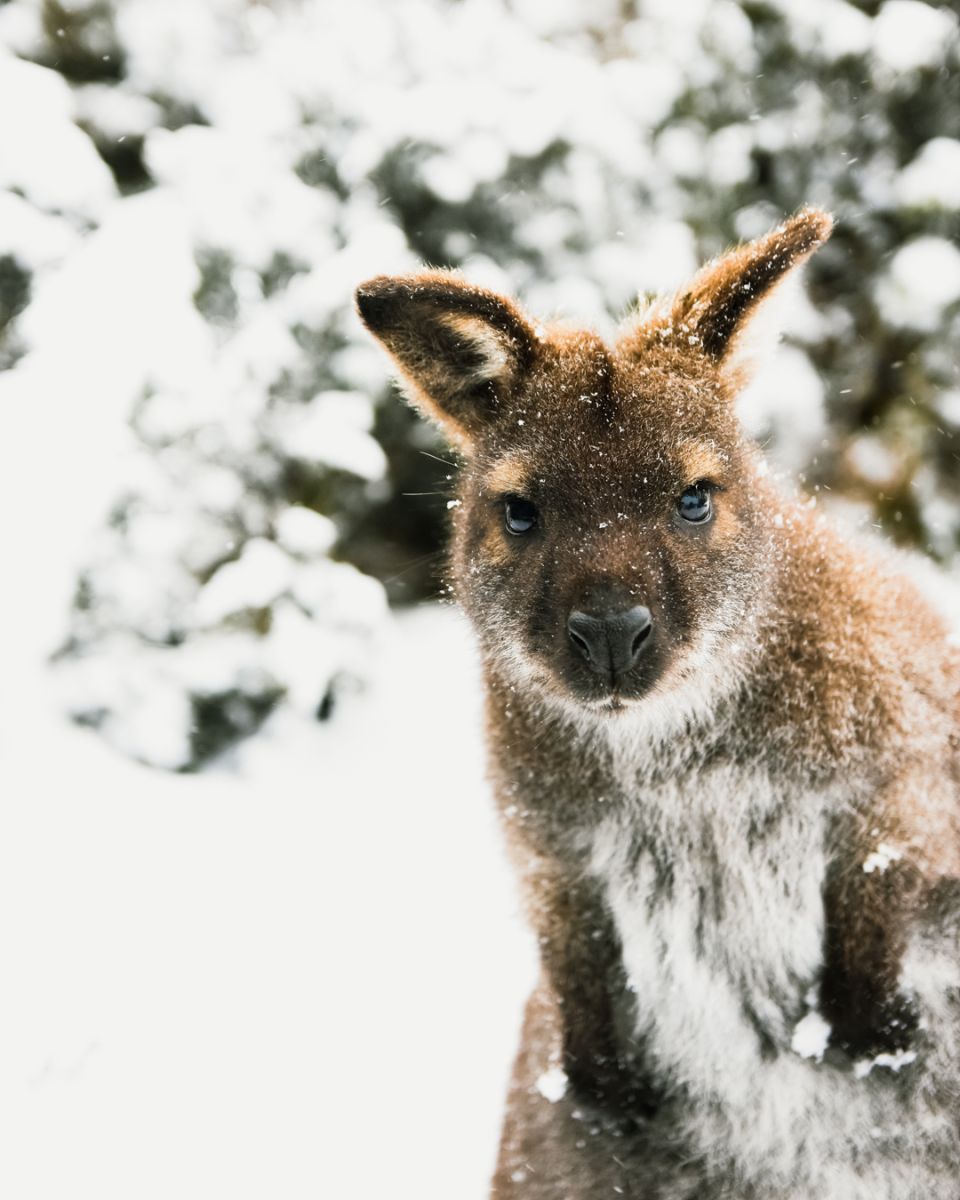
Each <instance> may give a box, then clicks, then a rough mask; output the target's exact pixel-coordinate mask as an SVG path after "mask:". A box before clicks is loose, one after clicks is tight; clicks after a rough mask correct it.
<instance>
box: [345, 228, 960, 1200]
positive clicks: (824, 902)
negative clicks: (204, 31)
mask: <svg viewBox="0 0 960 1200" xmlns="http://www.w3.org/2000/svg"><path fill="white" fill-rule="evenodd" d="M830 229H831V219H830V217H829V216H828V215H827V214H825V213H823V212H821V211H818V210H816V209H812V208H808V209H804V210H802V211H800V212H799V213H797V214H795V215H794V216H793V217H792V218H790V219H789V220H787V221H786V222H785V223H784V224H783V225H781V226H780V227H779V228H777V229H775V230H773V231H772V232H771V233H769V234H767V235H766V236H764V237H761V238H759V239H757V240H755V241H753V242H750V243H748V244H746V245H743V246H741V247H739V248H736V249H734V250H732V251H730V252H729V253H728V254H726V255H724V256H722V257H720V258H719V259H717V260H715V261H714V262H712V263H709V264H708V265H707V266H705V267H704V268H703V269H702V270H701V271H700V273H699V274H697V275H696V276H695V277H694V279H693V280H692V282H691V283H690V284H689V286H688V287H686V288H684V289H683V290H682V291H680V292H679V293H678V294H677V295H676V296H675V297H673V298H672V299H668V300H660V301H658V302H655V303H651V304H648V305H647V306H646V307H644V308H643V309H642V310H641V311H639V313H638V314H637V315H636V316H635V317H634V318H632V319H631V320H630V321H629V322H628V324H627V325H626V327H625V329H624V331H623V332H622V333H621V334H620V336H619V337H618V339H617V340H616V342H615V343H614V344H612V345H608V344H605V343H604V342H603V341H602V340H601V339H600V338H599V337H598V336H596V335H595V334H594V333H592V332H585V331H573V330H570V329H567V328H562V327H544V326H541V325H540V324H538V323H536V322H535V321H533V320H531V319H530V318H528V317H527V316H526V315H524V313H523V312H522V311H521V310H520V308H519V307H518V306H517V305H516V304H515V303H513V302H512V301H511V300H509V299H505V298H503V297H501V296H498V295H496V294H494V293H492V292H490V291H487V290H484V289H481V288H477V287H473V286H470V285H469V284H468V283H466V282H464V281H463V280H462V279H461V278H459V277H458V276H456V275H454V274H451V273H447V272H441V271H432V270H431V271H424V272H422V273H419V274H413V275H407V276H401V277H384V276H381V277H378V278H375V279H373V280H371V281H369V282H367V283H365V284H363V285H362V286H361V287H360V288H359V289H358V291H357V304H358V309H359V312H360V315H361V317H362V319H363V321H364V322H365V323H366V325H367V327H368V328H369V329H370V330H371V332H372V333H373V334H374V335H375V336H376V337H377V338H378V339H379V340H380V342H381V343H382V344H383V346H384V347H385V348H386V349H387V351H388V352H389V354H390V355H391V356H392V359H393V361H394V363H395V366H396V368H397V370H398V373H399V377H400V379H401V381H402V383H403V385H404V387H405V389H406V391H407V394H408V396H409V398H410V399H411V401H412V402H413V403H414V404H415V405H416V406H418V407H419V408H420V409H421V410H422V411H423V412H424V413H425V414H426V415H427V416H429V417H430V418H432V419H434V420H435V421H436V422H438V423H439V425H440V426H441V428H442V429H443V430H444V431H445V432H446V434H447V435H448V437H449V438H450V440H451V441H452V442H453V443H454V444H455V446H457V447H458V449H459V450H460V452H461V454H462V456H463V460H464V465H463V468H462V472H461V478H462V485H461V486H462V491H461V495H460V503H459V505H457V506H456V507H455V508H454V509H453V514H452V518H453V549H452V577H453V581H454V585H455V590H456V592H457V594H458V598H459V601H460V603H461V604H462V606H463V607H464V609H465V610H466V612H467V614H468V615H469V617H470V619H471V621H472V623H473V625H474V626H475V628H476V632H477V635H478V639H479V643H480V647H481V653H482V661H483V670H484V679H485V688H486V706H487V738H488V744H489V762H490V772H491V777H492V780H493V783H494V788H495V793H496V798H497V803H498V806H499V810H500V813H501V815H502V823H503V827H504V830H505V833H506V838H507V841H508V845H509V847H510V850H511V854H512V858H513V860H514V862H515V864H516V869H517V871H518V872H519V876H520V878H521V881H522V886H523V894H524V897H525V903H526V907H527V910H528V914H529V919H530V921H531V923H532V925H533V928H534V930H535V932H536V935H537V938H538V942H539V949H540V956H541V967H542V970H541V979H540V983H539V985H538V987H537V988H536V990H535V992H534V994H533V995H532V997H531V998H530V1000H529V1003H528V1007H527V1012H526V1016H525V1019H524V1025H523V1032H522V1036H521V1044H520V1049H519V1052H518V1056H517V1060H516V1065H515V1068H514V1076H513V1080H512V1083H511V1086H510V1092H509V1097H508V1102H507V1114H506V1120H505V1124H504V1128H503V1134H502V1139H501V1146H500V1154H499V1162H498V1165H497V1167H496V1171H495V1175H494V1179H493V1187H492V1195H493V1196H494V1197H495V1198H496V1200H587V1198H589V1200H597V1198H599V1197H611V1198H613V1197H631V1198H633V1200H681V1198H690V1200H693V1198H694V1197H695V1198H696V1200H719V1198H721V1197H724V1198H734V1197H735V1198H737V1200H773V1198H774V1197H777V1198H780V1197H790V1198H791V1200H861V1198H862V1200H908V1198H910V1200H913V1198H916V1200H921V1198H922V1200H941V1198H942V1200H947V1198H950V1200H957V1197H960V1043H958V1036H957V1030H958V1028H960V955H958V949H960V947H958V933H960V918H958V914H960V886H958V879H960V836H958V834H960V830H958V824H960V823H958V811H960V803H958V802H960V652H958V651H957V650H956V649H954V648H952V647H951V645H950V643H949V640H948V630H947V629H946V628H945V626H944V624H943V622H942V620H941V618H940V617H939V616H938V615H937V614H936V613H935V611H934V610H933V609H932V608H931V607H930V606H929V605H928V603H927V602H926V601H925V600H924V598H923V597H922V596H921V595H920V593H919V592H918V591H917V590H916V588H915V586H914V585H913V584H912V583H911V582H910V581H909V580H908V579H907V578H904V577H903V575H902V574H901V573H900V571H901V569H902V560H899V559H897V558H896V557H895V556H894V554H893V552H888V551H883V550H880V549H878V548H875V547H873V546H869V545H863V546H861V545H855V544H852V541H851V539H849V538H845V537H843V536H841V535H840V534H839V533H838V532H836V531H835V530H834V529H833V528H831V526H830V524H829V523H828V521H827V520H826V519H825V518H824V517H823V516H822V514H821V513H820V512H819V511H818V510H817V509H816V508H814V507H812V505H811V502H809V501H806V500H803V499H795V498H789V497H787V496H786V495H784V494H782V493H781V491H780V490H779V489H778V486H777V485H776V484H775V482H774V481H773V480H772V479H771V477H770V475H769V474H768V472H767V470H766V469H765V464H764V460H763V458H762V455H761V452H760V451H759V449H758V448H757V447H755V446H754V445H752V444H751V443H749V441H748V440H747V439H746V437H745V435H744V434H743V433H742V431H741V430H740V428H739V427H738V424H737V420H736V417H735V413H734V402H735V398H736V395H737V393H738V391H739V390H740V389H741V388H742V387H743V386H744V383H745V381H746V379H747V377H748V370H749V364H748V354H747V344H748V340H747V339H746V337H745V334H746V331H747V330H748V328H749V327H750V326H751V324H752V323H753V320H754V317H755V316H756V314H757V312H758V311H759V310H760V309H761V308H762V307H763V305H764V303H765V301H766V300H767V298H768V297H769V296H770V295H771V293H772V292H773V291H774V289H775V287H776V285H777V284H778V283H779V282H780V281H781V280H782V279H783V278H784V277H785V276H786V275H787V274H788V272H790V271H791V270H793V269H794V268H796V267H797V266H798V265H799V264H801V263H802V262H803V261H804V260H805V259H806V258H807V257H808V256H809V255H810V254H811V253H812V252H813V251H814V250H815V249H816V248H817V247H818V246H819V245H820V244H821V243H822V242H824V241H825V240H826V238H827V237H828V236H829V233H830ZM754 329H756V326H754Z"/></svg>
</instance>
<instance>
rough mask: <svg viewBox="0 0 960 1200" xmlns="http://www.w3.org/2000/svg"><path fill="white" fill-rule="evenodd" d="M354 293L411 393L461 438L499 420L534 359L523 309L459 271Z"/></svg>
mask: <svg viewBox="0 0 960 1200" xmlns="http://www.w3.org/2000/svg"><path fill="white" fill-rule="evenodd" d="M356 299H357V309H358V311H359V313H360V316H361V318H362V320H363V322H364V324H365V325H366V326H367V328H368V329H369V330H370V331H371V333H373V334H374V335H375V336H376V337H377V338H379V340H380V341H381V342H382V343H383V345H384V346H385V347H386V349H387V350H388V351H389V352H390V354H391V356H392V358H393V360H394V362H395V363H396V365H397V367H398V369H399V373H400V377H401V381H402V382H403V384H405V390H406V391H407V394H408V395H409V397H410V399H411V400H412V401H413V403H414V404H416V405H417V406H418V407H420V408H421V409H423V410H424V411H425V412H426V413H427V414H428V415H429V416H431V417H433V418H434V420H436V421H437V422H439V424H440V425H441V426H442V427H443V428H444V429H445V430H446V432H447V433H448V434H449V435H451V436H452V437H453V438H454V440H456V441H458V442H460V443H461V444H469V442H470V441H471V439H472V436H473V435H474V434H476V433H478V432H479V431H480V430H481V428H482V427H483V426H484V425H486V424H487V423H489V422H490V421H492V420H494V419H495V418H496V415H497V412H498V410H499V409H500V408H501V406H502V405H503V402H504V401H505V400H506V399H508V398H509V396H510V395H511V394H512V393H513V392H514V391H515V389H516V387H517V385H518V384H519V382H520V380H521V378H522V377H523V375H524V374H525V372H526V371H527V370H528V369H529V367H530V365H531V363H532V360H533V357H534V348H535V345H536V336H535V334H534V332H533V329H532V327H531V325H530V323H529V322H528V321H527V319H526V318H525V317H524V316H523V314H522V313H521V312H520V311H519V309H518V308H517V307H516V306H515V305H514V304H512V303H511V302H510V301H509V300H507V299H505V298H504V297H502V296H498V295H497V294H496V293H495V292H489V291H487V290H486V289H484V288H477V287H471V286H470V285H469V284H467V283H465V282H464V281H463V280H462V279H460V278H459V277H457V276H456V275H452V274H449V273H447V272H444V271H423V272H420V273H418V274H415V275H380V276H378V277H377V278H375V279H371V280H369V281H368V282H366V283H363V284H361V285H360V287H358V288H357V292H356Z"/></svg>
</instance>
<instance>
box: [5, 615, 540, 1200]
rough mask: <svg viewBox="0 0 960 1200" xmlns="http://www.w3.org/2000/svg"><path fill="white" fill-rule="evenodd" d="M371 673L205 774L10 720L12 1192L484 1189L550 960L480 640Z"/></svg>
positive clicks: (439, 625)
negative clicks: (520, 889)
mask: <svg viewBox="0 0 960 1200" xmlns="http://www.w3.org/2000/svg"><path fill="white" fill-rule="evenodd" d="M10 640H11V638H10V631H9V629H8V630H7V631H6V633H5V636H4V642H5V643H8V642H10ZM379 665H380V670H379V672H378V676H377V679H376V681H375V683H374V685H373V687H372V689H371V691H370V692H368V693H367V694H366V695H363V696H357V697H356V698H354V699H351V700H349V701H347V702H346V703H345V704H344V706H343V708H342V710H341V711H340V713H339V714H338V716H337V717H336V719H335V720H333V721H332V722H330V723H329V724H327V725H316V726H312V727H311V726H308V725H306V724H304V723H303V722H302V721H300V720H298V719H297V718H294V717H292V716H290V715H289V714H287V715H286V716H284V715H282V714H281V715H279V717H278V719H277V720H276V722H275V724H273V725H270V726H268V727H267V729H266V730H265V732H264V735H263V736H262V737H260V738H258V739H254V741H253V742H252V743H250V744H248V745H247V747H246V748H245V750H244V752H243V757H242V758H241V759H238V760H237V761H235V762H234V763H232V764H225V765H223V766H222V767H220V768H218V769H215V770H212V771H208V772H206V773H204V774H202V775H199V776H192V777H191V776H176V775H168V774H165V773H162V772H158V771H153V770H150V769H148V768H144V767H138V766H136V765H134V764H132V763H130V762H128V761H126V760H124V759H122V758H120V757H119V756H118V755H117V754H116V753H115V752H114V751H112V750H111V749H110V748H109V747H107V746H106V745H105V744H104V743H103V742H102V741H101V740H100V739H99V738H97V736H96V735H95V734H93V733H88V732H85V731H82V730H78V729H75V728H72V727H70V726H68V725H67V724H66V723H65V722H63V720H62V719H61V718H60V717H59V716H57V715H55V713H54V711H53V710H52V709H50V710H47V709H46V708H45V706H44V704H43V703H42V700H41V699H40V697H41V696H42V688H39V687H38V689H37V690H36V694H35V695H34V696H32V697H31V696H30V695H29V694H28V693H25V697H26V699H25V708H24V710H23V711H22V713H21V719H20V721H19V725H18V724H17V723H15V722H14V721H13V714H10V715H9V719H8V721H7V723H6V724H5V726H4V729H3V743H4V744H3V775H2V780H3V783H2V800H0V963H2V984H0V995H2V1001H0V1010H2V1013H3V1019H2V1022H0V1143H2V1146H3V1150H2V1153H0V1195H2V1196H4V1197H5V1198H8V1200H66V1198H67V1197H70V1198H77V1200H80V1198H83V1200H86V1198H87V1197H89V1198H91V1200H92V1198H94V1197H95V1198H96V1200H114V1198H115V1200H130V1198H131V1197H136V1198H137V1200H148V1198H152V1197H157V1198H158V1200H159V1198H161V1197H162V1198H164V1200H167V1198H169V1197H172V1196H176V1197H177V1198H178V1200H193V1198H196V1200H211V1198H213V1197H228V1196H229V1197H231V1200H237V1198H245V1197H249V1198H251V1200H253V1198H258V1200H259V1198H264V1200H266V1198H267V1197H269V1198H270V1200H273V1198H275V1197H278V1196H282V1197H284V1200H296V1198H298V1197H303V1198H307V1197H310V1198H311V1200H316V1198H317V1197H321V1196H323V1197H327V1196H329V1197H334V1196H335V1197H337V1198H338V1200H350V1198H353V1197H356V1198H357V1200H361V1198H362V1200H368V1198H369V1197H373V1196H405V1195H416V1196H417V1197H419V1198H420V1200H427V1198H432V1197H435V1198H436V1200H449V1197H451V1196H457V1197H458V1198H460V1197H462V1198H464V1200H469V1198H470V1197H477V1198H478V1200H479V1198H480V1197H482V1196H483V1195H484V1194H485V1189H486V1181H487V1176H488V1174H489V1171H490V1169H491V1166H492V1160H493V1155H494V1152H495V1145H496V1138H497V1126H498V1121H499V1116H500V1112H501V1108H502V1102H503V1092H504V1088H505V1084H506V1079H507V1073H508V1070H509V1061H510V1058H511V1055H512V1050H513V1045H514V1041H515V1038H516V1033H517V1028H518V1022H519V1018H520V1010H521V1006H522V1001H523V996H524V994H525V992H526V990H527V988H528V986H529V984H530V982H531V979H532V969H533V954H532V948H531V946H530V944H529V941H528V937H527V935H526V933H525V932H524V931H523V928H522V926H521V924H520V922H519V920H518V918H517V902H516V898H515V894H514V891H513V888H512V883H511V880H510V877H509V874H508V872H507V871H506V869H505V864H504V861H503V857H502V853H501V848H500V843H499V839H498V836H497V831H496V829H495V822H494V816H493V808H492V805H491V803H490V801H489V797H488V795H487V789H486V786H485V784H484V782H483V761H482V750H481V744H480V723H481V714H480V706H479V692H478V686H477V677H476V668H475V662H474V658H473V653H472V648H471V644H470V639H469V634H468V632H467V630H466V628H465V626H464V624H463V621H462V618H460V617H459V616H458V615H457V614H456V613H455V612H454V611H453V610H450V609H440V608H427V609H423V610H420V611H418V612H415V613H412V614H410V615H406V616H402V617H400V618H398V619H397V620H396V622H395V623H394V625H393V628H392V629H391V631H390V633H389V634H388V637H387V640H386V642H385V645H384V649H383V654H382V658H381V661H380V664H379ZM7 682H8V684H9V682H10V680H9V678H8V681H7ZM8 699H9V696H8Z"/></svg>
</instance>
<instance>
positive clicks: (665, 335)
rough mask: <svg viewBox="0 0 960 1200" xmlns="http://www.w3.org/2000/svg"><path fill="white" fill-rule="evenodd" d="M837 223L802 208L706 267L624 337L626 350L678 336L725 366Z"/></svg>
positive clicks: (814, 211)
mask: <svg viewBox="0 0 960 1200" xmlns="http://www.w3.org/2000/svg"><path fill="white" fill-rule="evenodd" d="M832 228H833V219H832V218H831V217H830V215H829V214H828V213H825V212H823V211H822V210H821V209H817V208H803V209H801V210H800V211H799V212H798V213H795V214H794V216H792V217H790V218H788V219H787V220H786V221H784V223H783V224H782V225H779V226H778V227H777V228H776V229H773V230H771V231H770V233H768V234H765V235H764V236H763V237H760V238H757V239H756V240H755V241H752V242H747V243H746V245H743V246H738V247H737V248H736V249H734V250H730V251H728V253H726V254H723V255H721V256H720V257H719V258H716V259H714V260H713V262H710V263H707V265H706V266H705V267H703V268H702V269H701V270H700V271H699V272H698V273H697V274H696V275H695V276H694V278H693V280H692V281H691V283H690V285H689V286H688V287H686V288H684V289H683V291H681V292H679V293H678V294H677V296H676V297H675V299H674V300H673V301H672V303H670V304H669V305H668V306H667V307H666V308H665V309H664V308H658V309H657V310H655V314H654V317H653V319H652V320H644V321H642V323H641V324H640V325H639V327H638V328H637V329H636V330H635V332H634V333H633V334H632V335H628V337H627V338H626V339H625V341H626V343H627V348H628V349H637V350H641V349H643V348H644V347H645V346H648V345H651V344H653V343H655V342H663V341H664V340H665V339H669V338H678V339H680V341H681V344H683V345H684V346H686V345H691V346H696V347H697V348H698V349H700V350H701V351H702V352H703V353H704V354H705V355H706V356H707V357H708V358H709V359H711V360H713V361H714V362H717V363H721V362H724V361H725V360H726V359H727V358H728V356H730V355H731V353H732V351H733V350H734V349H735V347H736V343H737V342H738V340H739V337H740V334H741V333H742V332H743V331H744V329H745V328H746V327H747V326H748V325H749V323H750V321H751V319H752V318H753V317H754V316H755V315H756V313H757V311H758V310H759V308H760V306H761V304H762V302H763V301H764V300H765V299H766V298H767V297H768V296H769V295H770V294H771V292H772V291H773V290H774V288H775V287H776V285H777V284H778V283H779V282H780V281H781V280H782V279H783V278H784V277H785V276H786V275H787V274H788V273H789V272H790V271H791V270H792V269H793V268H794V267H797V266H799V265H800V264H801V263H802V262H804V261H805V260H806V259H807V258H809V256H810V255H811V254H812V253H813V252H814V250H816V249H817V248H818V247H819V246H821V245H823V243H824V242H825V241H826V240H827V238H828V237H829V236H830V231H831V229H832Z"/></svg>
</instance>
